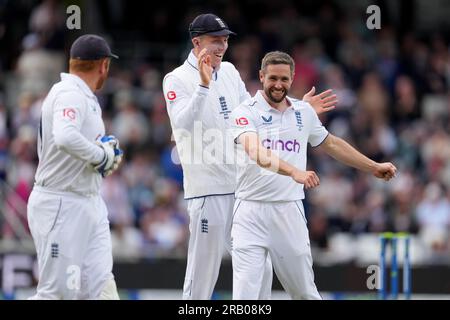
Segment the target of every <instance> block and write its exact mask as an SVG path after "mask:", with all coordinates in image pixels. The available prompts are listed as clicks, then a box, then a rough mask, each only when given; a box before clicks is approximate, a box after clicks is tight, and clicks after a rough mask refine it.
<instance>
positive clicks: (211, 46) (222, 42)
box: [192, 34, 228, 69]
mask: <svg viewBox="0 0 450 320" xmlns="http://www.w3.org/2000/svg"><path fill="white" fill-rule="evenodd" d="M192 43H193V44H194V52H195V54H196V55H198V54H199V53H200V51H202V50H203V49H204V48H206V49H207V54H209V55H210V56H211V66H212V67H213V68H214V69H218V68H219V67H220V63H221V62H222V59H223V56H224V55H225V52H226V51H227V49H228V36H210V35H207V34H206V35H201V36H198V37H194V38H192Z"/></svg>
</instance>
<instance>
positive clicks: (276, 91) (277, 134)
mask: <svg viewBox="0 0 450 320" xmlns="http://www.w3.org/2000/svg"><path fill="white" fill-rule="evenodd" d="M293 75H294V61H293V60H292V58H291V57H290V56H289V55H288V54H286V53H283V52H279V51H276V52H270V53H268V54H267V55H266V56H265V57H264V59H263V61H262V65H261V70H260V81H261V83H262V84H263V90H262V91H258V93H257V94H256V95H255V96H254V97H253V98H251V99H250V100H248V101H246V102H244V103H242V104H241V105H240V106H239V107H238V108H236V109H235V110H234V111H233V113H232V115H231V118H232V122H233V128H234V129H233V131H234V133H233V135H234V139H235V142H236V143H237V145H236V146H237V149H238V152H239V153H240V154H241V155H242V156H243V159H245V160H246V161H244V162H243V163H242V164H241V165H238V173H237V177H238V182H237V190H236V198H237V200H236V203H235V208H234V216H233V222H232V231H231V237H232V243H233V246H232V263H233V299H258V298H259V297H258V292H259V291H260V288H261V286H262V285H264V283H263V282H264V280H263V279H262V272H263V268H264V262H265V260H266V257H267V256H270V257H271V259H272V263H273V267H274V270H275V272H276V274H277V276H278V278H279V280H280V282H281V283H282V285H283V287H284V289H285V290H286V291H287V293H288V294H289V295H290V296H291V297H292V299H321V296H320V295H319V293H318V291H317V288H316V285H315V283H314V274H313V269H312V257H311V250H310V245H309V234H308V229H307V225H306V218H305V212H304V208H303V205H302V199H303V198H304V197H305V195H304V191H303V187H304V186H305V187H306V188H312V187H316V186H317V185H319V178H318V176H317V175H316V173H315V172H314V171H306V150H307V143H309V144H311V146H313V147H318V146H321V148H323V149H324V150H325V151H326V152H327V153H328V154H329V155H331V156H332V157H333V158H335V159H337V160H338V161H340V162H342V163H344V164H347V165H349V166H352V167H355V168H357V169H360V170H363V171H366V172H371V173H372V174H373V175H374V176H376V177H378V178H382V179H384V180H386V181H387V180H389V179H391V178H392V177H393V176H394V175H395V172H396V168H395V166H394V165H393V164H391V163H389V162H387V163H376V162H374V161H372V160H370V159H369V158H367V157H365V156H364V155H362V154H361V153H360V152H358V151H357V150H356V149H354V148H353V147H351V146H350V145H349V144H348V143H347V142H345V141H344V140H342V139H340V138H338V137H335V136H333V135H332V134H330V133H329V132H328V131H327V130H326V129H325V128H324V127H323V126H322V123H321V122H320V120H319V118H318V117H317V114H316V113H315V112H314V109H313V108H312V107H311V105H310V104H308V103H305V102H303V101H299V100H296V99H292V98H289V97H288V96H287V93H288V90H289V88H290V86H291V84H292V79H293ZM267 169H268V170H267ZM269 170H270V171H269Z"/></svg>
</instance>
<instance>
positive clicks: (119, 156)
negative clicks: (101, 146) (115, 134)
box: [104, 138, 123, 177]
mask: <svg viewBox="0 0 450 320" xmlns="http://www.w3.org/2000/svg"><path fill="white" fill-rule="evenodd" d="M115 139H116V138H115ZM122 156H123V151H122V149H120V148H119V140H117V139H116V145H115V146H114V161H113V164H112V166H111V168H110V169H108V170H106V171H105V175H104V176H105V177H107V176H109V175H110V174H112V173H113V172H114V171H116V170H117V168H119V165H120V163H121V162H122Z"/></svg>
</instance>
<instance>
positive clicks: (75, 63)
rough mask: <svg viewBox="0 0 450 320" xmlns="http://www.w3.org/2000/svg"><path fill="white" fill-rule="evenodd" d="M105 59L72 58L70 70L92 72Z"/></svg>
mask: <svg viewBox="0 0 450 320" xmlns="http://www.w3.org/2000/svg"><path fill="white" fill-rule="evenodd" d="M103 59H104V58H103ZM103 59H98V60H81V59H70V60H69V71H76V72H90V71H92V70H94V69H95V68H97V67H99V66H100V65H101V64H102V62H103Z"/></svg>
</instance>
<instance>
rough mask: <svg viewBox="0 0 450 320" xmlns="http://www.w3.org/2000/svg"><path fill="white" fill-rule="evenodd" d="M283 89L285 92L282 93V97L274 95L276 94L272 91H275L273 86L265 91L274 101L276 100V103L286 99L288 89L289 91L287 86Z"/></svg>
mask: <svg viewBox="0 0 450 320" xmlns="http://www.w3.org/2000/svg"><path fill="white" fill-rule="evenodd" d="M282 90H283V94H282V95H281V98H277V97H274V95H273V94H272V91H275V89H273V88H268V89H265V92H266V96H267V97H268V98H269V99H270V100H271V101H272V102H274V103H280V102H282V101H283V100H284V98H286V96H287V94H288V91H287V90H286V89H285V88H283V89H282ZM277 91H278V92H279V91H281V90H277Z"/></svg>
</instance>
